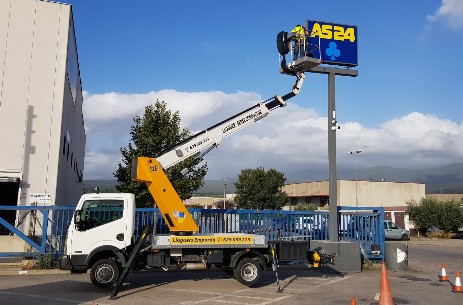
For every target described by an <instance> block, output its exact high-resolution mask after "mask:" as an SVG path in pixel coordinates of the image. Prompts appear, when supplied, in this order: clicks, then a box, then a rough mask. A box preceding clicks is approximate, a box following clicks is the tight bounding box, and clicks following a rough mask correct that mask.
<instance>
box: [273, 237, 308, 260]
mask: <svg viewBox="0 0 463 305" xmlns="http://www.w3.org/2000/svg"><path fill="white" fill-rule="evenodd" d="M271 243H274V244H276V248H277V253H278V259H279V260H283V261H284V260H307V251H308V249H309V242H308V241H285V240H277V241H273V242H271Z"/></svg>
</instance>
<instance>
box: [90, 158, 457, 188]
mask: <svg viewBox="0 0 463 305" xmlns="http://www.w3.org/2000/svg"><path fill="white" fill-rule="evenodd" d="M285 176H286V183H287V184H289V183H298V182H310V181H321V180H328V169H326V170H304V171H299V172H297V173H289V174H285ZM337 178H338V179H344V180H354V179H355V173H353V172H352V170H351V169H342V168H339V169H338V170H337ZM226 179H227V180H226V186H224V180H205V181H204V186H203V187H201V188H200V189H199V190H198V191H197V192H196V195H197V196H205V195H222V196H223V194H224V191H225V192H226V193H227V194H230V193H234V192H235V186H234V182H235V181H236V180H237V178H226ZM357 180H359V181H360V180H366V181H391V182H415V183H424V184H425V185H426V194H438V193H442V194H462V193H463V163H452V164H448V165H446V166H441V167H433V168H427V169H423V168H422V169H406V168H395V167H390V166H375V167H370V168H366V169H361V168H358V169H357ZM116 183H117V182H116V181H115V180H85V181H84V189H85V191H86V192H92V191H94V189H95V187H98V188H99V189H100V192H115V191H116Z"/></svg>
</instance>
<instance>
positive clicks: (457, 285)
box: [453, 272, 463, 292]
mask: <svg viewBox="0 0 463 305" xmlns="http://www.w3.org/2000/svg"><path fill="white" fill-rule="evenodd" d="M453 292H463V290H462V289H461V281H460V272H457V276H456V278H455V286H453Z"/></svg>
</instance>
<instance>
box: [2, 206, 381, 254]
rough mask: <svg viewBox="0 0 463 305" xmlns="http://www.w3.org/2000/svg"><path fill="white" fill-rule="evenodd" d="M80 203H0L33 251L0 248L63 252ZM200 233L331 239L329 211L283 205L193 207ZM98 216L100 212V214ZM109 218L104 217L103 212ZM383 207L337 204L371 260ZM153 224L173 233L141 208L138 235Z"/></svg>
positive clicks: (343, 227)
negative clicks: (266, 207) (12, 215)
mask: <svg viewBox="0 0 463 305" xmlns="http://www.w3.org/2000/svg"><path fill="white" fill-rule="evenodd" d="M74 208H75V207H62V206H50V207H30V206H29V207H16V206H0V227H1V226H3V227H4V228H6V230H7V231H9V232H10V233H9V234H10V235H16V236H18V237H20V238H21V239H23V240H24V241H25V242H26V243H27V245H28V248H29V249H28V250H27V251H24V252H14V253H12V252H0V257H5V256H23V257H25V256H35V255H39V254H53V255H55V256H60V255H62V254H63V253H64V245H65V237H66V233H67V228H68V227H69V224H70V222H71V219H72V215H73V211H74ZM4 211H15V212H16V213H17V220H16V225H15V226H13V225H12V224H10V223H8V222H7V221H5V220H4V219H3V218H2V217H1V216H2V212H4ZM189 211H190V213H191V214H192V216H193V218H194V219H195V221H196V223H197V224H198V227H199V230H200V232H199V233H204V234H210V233H250V234H261V235H265V236H266V237H267V239H268V240H270V241H271V240H277V239H280V240H281V239H283V240H329V239H330V229H329V228H330V226H329V221H330V217H329V213H328V211H280V210H263V211H255V210H220V209H217V210H210V209H209V210H208V209H189ZM95 215H98V214H95ZM103 217H104V216H103ZM383 220H384V210H383V208H353V207H339V208H338V235H339V240H343V241H352V242H358V243H359V244H360V246H361V249H362V252H363V254H364V255H365V256H367V257H368V258H370V259H382V258H383V254H384V227H383ZM146 224H149V225H150V226H152V227H153V231H154V233H155V234H166V233H169V228H168V226H167V225H166V224H165V222H164V219H163V218H162V216H161V214H160V213H159V210H158V209H154V208H138V209H137V210H136V214H135V232H134V233H135V235H136V236H138V235H139V233H141V230H142V229H143V227H144V226H145V225H146Z"/></svg>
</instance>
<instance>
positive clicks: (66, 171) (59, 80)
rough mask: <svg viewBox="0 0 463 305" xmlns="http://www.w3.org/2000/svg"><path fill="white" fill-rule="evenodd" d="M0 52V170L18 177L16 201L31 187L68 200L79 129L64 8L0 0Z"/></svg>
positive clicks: (68, 13)
mask: <svg viewBox="0 0 463 305" xmlns="http://www.w3.org/2000/svg"><path fill="white" fill-rule="evenodd" d="M69 41H71V44H69ZM0 50H2V52H0V146H1V147H2V150H1V151H0V173H1V172H16V173H18V176H19V177H20V178H21V183H20V190H19V193H20V196H19V200H18V201H19V202H18V205H30V194H31V193H39V194H51V195H52V204H56V205H66V204H67V205H72V204H76V203H77V199H78V198H79V196H80V195H81V194H82V193H83V191H82V183H81V182H79V177H81V176H82V174H83V164H84V153H85V152H84V151H85V130H84V121H83V117H82V89H81V80H80V72H79V67H78V58H77V48H76V44H75V34H74V28H73V19H72V10H71V6H70V5H67V4H60V3H53V2H47V1H40V0H2V1H0ZM71 74H72V76H71ZM70 80H71V81H70ZM71 84H72V85H71ZM73 91H74V96H73V95H72V92H73ZM69 139H70V144H69V145H70V146H71V147H70V148H69V151H72V153H73V154H72V162H71V160H70V159H71V155H70V156H69V157H68V156H67V152H66V153H64V154H63V148H64V146H65V143H66V142H69ZM76 168H78V170H77V169H76Z"/></svg>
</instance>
